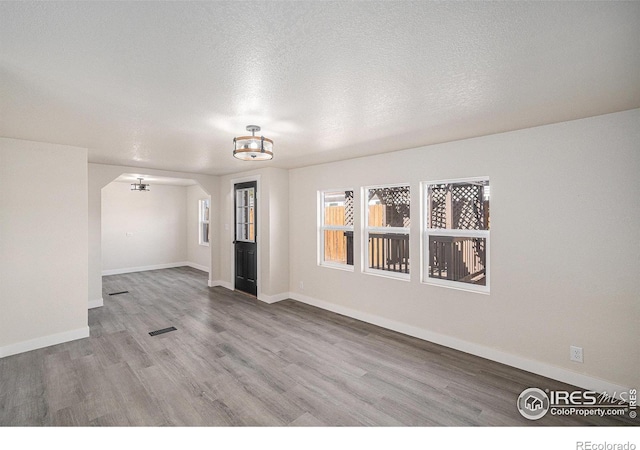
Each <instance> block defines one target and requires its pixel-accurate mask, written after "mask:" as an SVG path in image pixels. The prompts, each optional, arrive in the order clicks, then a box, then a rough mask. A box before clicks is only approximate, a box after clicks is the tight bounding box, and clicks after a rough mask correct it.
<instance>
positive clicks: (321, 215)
mask: <svg viewBox="0 0 640 450" xmlns="http://www.w3.org/2000/svg"><path fill="white" fill-rule="evenodd" d="M347 191H351V192H353V195H354V209H355V194H356V190H355V189H354V188H336V189H322V190H319V191H318V201H317V205H318V249H317V255H318V261H317V262H318V265H319V266H320V267H328V268H330V269H338V270H345V271H347V272H353V271H354V266H355V261H354V264H346V263H345V264H342V263H338V262H334V261H325V259H324V232H325V231H351V232H352V233H353V239H354V241H355V211H354V218H353V219H354V224H353V225H325V224H324V219H325V202H324V195H325V194H326V193H331V192H347ZM354 249H355V243H354ZM354 259H355V254H354Z"/></svg>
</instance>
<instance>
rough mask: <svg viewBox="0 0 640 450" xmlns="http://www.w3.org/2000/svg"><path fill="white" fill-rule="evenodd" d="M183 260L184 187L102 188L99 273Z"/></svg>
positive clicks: (118, 184)
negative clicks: (144, 189)
mask: <svg viewBox="0 0 640 450" xmlns="http://www.w3.org/2000/svg"><path fill="white" fill-rule="evenodd" d="M186 261H187V188H186V187H184V186H172V185H163V184H154V185H153V186H151V189H150V191H148V192H139V191H132V190H131V184H130V183H121V182H113V183H110V184H109V185H107V186H105V187H104V188H103V189H102V270H103V273H114V271H123V270H132V269H136V268H142V267H149V266H163V265H172V264H176V263H183V262H186Z"/></svg>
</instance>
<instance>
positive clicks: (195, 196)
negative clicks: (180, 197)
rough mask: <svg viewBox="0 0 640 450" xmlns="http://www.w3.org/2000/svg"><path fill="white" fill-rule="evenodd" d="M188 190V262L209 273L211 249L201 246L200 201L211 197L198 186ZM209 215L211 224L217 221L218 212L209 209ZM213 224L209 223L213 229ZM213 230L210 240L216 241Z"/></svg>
mask: <svg viewBox="0 0 640 450" xmlns="http://www.w3.org/2000/svg"><path fill="white" fill-rule="evenodd" d="M186 190H187V238H186V241H187V260H188V261H189V262H190V263H192V265H193V266H194V267H197V268H199V269H202V270H206V271H209V267H210V265H211V252H210V251H209V247H208V246H205V245H200V211H199V204H200V200H204V199H208V198H209V195H208V194H207V193H206V192H205V191H204V190H203V189H202V188H201V187H200V186H198V185H197V184H196V185H193V186H189V187H187V188H186ZM209 211H210V213H209V215H210V217H211V222H213V223H216V222H214V221H215V220H216V215H217V213H218V212H217V211H212V210H211V208H209ZM213 223H209V228H213ZM213 231H217V230H213V229H211V231H210V232H209V234H210V235H211V237H210V239H211V240H213V239H214V236H215V235H214V233H213Z"/></svg>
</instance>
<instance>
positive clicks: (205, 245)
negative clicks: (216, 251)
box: [198, 242, 209, 247]
mask: <svg viewBox="0 0 640 450" xmlns="http://www.w3.org/2000/svg"><path fill="white" fill-rule="evenodd" d="M198 245H200V246H202V247H209V243H202V242H201V243H200V244H198Z"/></svg>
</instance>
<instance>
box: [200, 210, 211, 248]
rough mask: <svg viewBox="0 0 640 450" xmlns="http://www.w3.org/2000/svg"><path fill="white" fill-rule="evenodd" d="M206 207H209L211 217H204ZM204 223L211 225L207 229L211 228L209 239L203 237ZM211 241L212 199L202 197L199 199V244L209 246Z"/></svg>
mask: <svg viewBox="0 0 640 450" xmlns="http://www.w3.org/2000/svg"><path fill="white" fill-rule="evenodd" d="M205 208H209V218H208V219H205V218H204V210H205ZM204 224H207V225H209V226H208V227H207V229H208V230H209V233H208V236H207V240H206V241H205V240H204V239H203V237H204V236H203V235H204V233H203V231H202V226H203V225H204ZM210 242H211V199H209V198H201V199H199V200H198V245H202V246H203V247H209V243H210Z"/></svg>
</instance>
